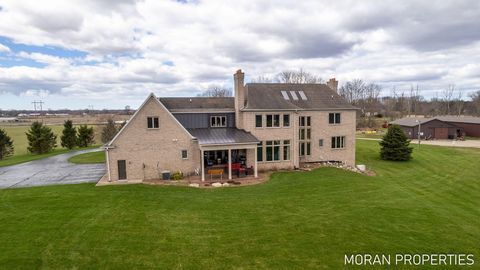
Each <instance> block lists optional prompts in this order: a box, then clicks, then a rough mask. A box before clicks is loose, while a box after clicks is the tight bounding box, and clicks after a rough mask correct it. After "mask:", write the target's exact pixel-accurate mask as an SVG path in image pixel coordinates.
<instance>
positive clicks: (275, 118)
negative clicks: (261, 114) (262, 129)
mask: <svg viewBox="0 0 480 270" xmlns="http://www.w3.org/2000/svg"><path fill="white" fill-rule="evenodd" d="M267 127H280V114H267Z"/></svg>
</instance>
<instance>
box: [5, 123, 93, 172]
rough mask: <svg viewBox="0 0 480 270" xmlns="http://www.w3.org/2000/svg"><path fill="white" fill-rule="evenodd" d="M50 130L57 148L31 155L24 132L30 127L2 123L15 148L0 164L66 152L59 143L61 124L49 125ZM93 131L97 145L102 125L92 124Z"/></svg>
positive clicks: (10, 163)
mask: <svg viewBox="0 0 480 270" xmlns="http://www.w3.org/2000/svg"><path fill="white" fill-rule="evenodd" d="M48 127H50V128H51V129H52V131H53V132H54V133H55V134H56V135H57V148H55V150H54V151H52V152H50V153H47V154H42V155H31V154H29V153H28V150H27V147H28V140H27V135H25V133H26V132H27V131H28V130H29V129H30V126H29V125H4V126H0V128H2V129H4V130H5V131H6V132H7V134H8V136H10V138H12V140H13V146H14V148H15V153H14V155H13V156H12V157H9V158H7V159H5V160H0V166H8V165H13V164H17V163H21V162H27V161H31V160H36V159H41V158H45V157H49V156H52V155H57V154H62V153H66V152H68V149H65V148H63V147H62V146H61V144H60V136H62V130H63V125H49V126H48ZM93 127H94V132H95V146H98V145H99V140H98V138H100V132H101V128H102V126H98V125H96V126H93Z"/></svg>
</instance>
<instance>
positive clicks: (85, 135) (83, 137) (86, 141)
mask: <svg viewBox="0 0 480 270" xmlns="http://www.w3.org/2000/svg"><path fill="white" fill-rule="evenodd" d="M93 142H94V134H93V127H91V128H89V127H87V125H81V126H80V127H79V128H78V138H77V146H78V147H87V146H90V145H92V144H93Z"/></svg>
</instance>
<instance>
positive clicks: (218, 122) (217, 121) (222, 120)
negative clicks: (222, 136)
mask: <svg viewBox="0 0 480 270" xmlns="http://www.w3.org/2000/svg"><path fill="white" fill-rule="evenodd" d="M210 126H211V127H227V117H226V116H211V117H210Z"/></svg>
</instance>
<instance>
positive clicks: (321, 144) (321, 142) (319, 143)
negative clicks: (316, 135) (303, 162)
mask: <svg viewBox="0 0 480 270" xmlns="http://www.w3.org/2000/svg"><path fill="white" fill-rule="evenodd" d="M318 146H320V147H322V146H323V139H320V140H318Z"/></svg>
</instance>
